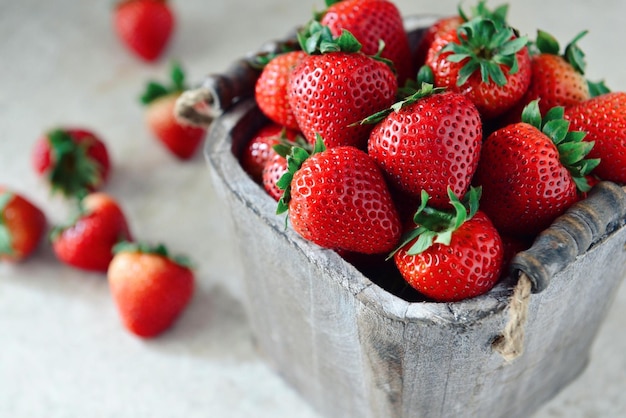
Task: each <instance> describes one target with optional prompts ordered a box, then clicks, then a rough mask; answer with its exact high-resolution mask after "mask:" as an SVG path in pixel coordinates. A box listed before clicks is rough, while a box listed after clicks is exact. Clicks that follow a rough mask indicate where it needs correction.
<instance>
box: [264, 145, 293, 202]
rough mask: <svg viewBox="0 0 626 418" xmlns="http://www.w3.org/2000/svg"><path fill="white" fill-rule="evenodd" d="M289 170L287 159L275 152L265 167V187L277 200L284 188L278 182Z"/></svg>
mask: <svg viewBox="0 0 626 418" xmlns="http://www.w3.org/2000/svg"><path fill="white" fill-rule="evenodd" d="M287 171H289V168H288V166H287V159H286V158H285V157H283V156H282V155H280V154H274V155H273V156H272V157H271V158H270V159H269V160H268V161H267V163H266V164H265V167H264V168H263V174H262V178H263V188H264V189H265V191H266V192H267V194H269V195H270V196H272V197H273V198H274V199H275V200H276V201H278V200H280V197H281V196H282V195H283V190H282V189H281V188H279V187H278V185H277V183H278V181H279V180H280V178H281V177H282V176H283V175H284V174H285V173H286V172H287Z"/></svg>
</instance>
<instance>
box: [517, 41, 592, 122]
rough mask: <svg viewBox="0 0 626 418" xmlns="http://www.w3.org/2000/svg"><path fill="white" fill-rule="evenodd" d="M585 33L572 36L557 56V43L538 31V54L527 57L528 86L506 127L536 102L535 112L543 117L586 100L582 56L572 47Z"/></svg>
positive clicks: (586, 89) (518, 118) (587, 91)
mask: <svg viewBox="0 0 626 418" xmlns="http://www.w3.org/2000/svg"><path fill="white" fill-rule="evenodd" d="M586 33H587V32H581V33H580V34H579V35H578V36H576V38H575V39H574V40H573V41H572V42H570V43H569V44H568V45H567V47H566V48H565V51H564V53H563V54H562V55H559V51H560V46H559V43H558V41H557V40H556V39H555V38H554V37H552V36H551V35H550V34H548V33H546V32H544V31H538V36H537V41H536V45H537V48H538V49H539V52H540V53H539V54H537V55H533V56H532V57H531V71H532V76H531V78H532V83H531V84H530V86H529V88H528V90H526V94H525V95H524V97H523V98H522V99H521V100H520V101H519V102H518V103H517V104H516V105H515V106H514V107H513V108H512V109H511V110H510V111H509V112H508V114H509V116H508V117H507V118H506V123H514V122H519V121H520V120H521V117H522V110H523V109H524V107H525V106H526V105H527V104H528V103H530V102H532V101H533V100H536V99H540V100H539V110H540V111H541V113H542V114H545V113H547V112H548V111H549V110H550V109H552V108H553V107H555V106H563V107H565V108H567V107H569V106H572V105H575V104H577V103H580V102H582V101H584V100H587V99H588V98H589V97H590V93H589V87H588V83H587V80H586V79H585V76H584V73H585V62H584V54H583V52H582V51H581V50H580V49H579V48H578V46H577V45H576V42H577V41H578V40H579V39H580V38H582V37H583V36H584V35H585V34H586Z"/></svg>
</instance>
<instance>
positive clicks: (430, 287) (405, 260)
mask: <svg viewBox="0 0 626 418" xmlns="http://www.w3.org/2000/svg"><path fill="white" fill-rule="evenodd" d="M449 197H450V204H451V205H452V207H453V208H454V210H450V211H442V210H438V209H434V208H431V207H429V206H428V205H427V202H428V193H426V192H423V193H422V203H421V205H420V207H419V208H418V210H417V212H416V213H415V217H414V222H415V228H414V229H412V230H409V231H408V232H407V233H406V234H405V235H404V237H403V240H402V243H401V244H400V247H399V249H398V250H396V251H395V252H394V253H393V259H394V261H395V263H396V266H397V267H398V270H400V273H401V274H402V277H404V279H405V280H406V281H407V283H409V284H410V285H411V286H412V287H413V288H415V289H416V290H417V291H419V292H420V293H422V294H424V295H426V296H428V297H429V298H431V299H433V300H435V301H439V302H455V301H459V300H462V299H467V298H471V297H475V296H478V295H481V294H483V293H485V292H487V291H489V290H490V289H491V288H492V287H493V286H494V285H495V283H496V282H497V281H498V278H499V277H500V272H501V270H502V259H503V253H504V250H503V246H502V239H501V238H500V235H499V234H498V231H497V230H496V228H495V227H494V226H493V224H492V223H491V221H490V220H489V218H488V217H487V215H485V213H484V212H482V211H480V210H478V200H479V198H480V189H474V188H472V189H470V191H469V192H468V193H467V196H466V197H467V199H465V200H464V202H461V201H460V200H459V199H458V197H456V196H455V195H454V193H452V191H450V196H449Z"/></svg>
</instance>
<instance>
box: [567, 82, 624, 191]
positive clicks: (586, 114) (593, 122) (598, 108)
mask: <svg viewBox="0 0 626 418" xmlns="http://www.w3.org/2000/svg"><path fill="white" fill-rule="evenodd" d="M565 118H566V119H568V120H569V121H570V123H571V127H572V129H575V130H580V131H584V132H586V133H587V135H586V136H585V139H584V140H585V141H594V142H595V145H594V146H593V149H592V150H591V152H590V153H589V157H591V158H600V165H599V166H598V167H597V168H596V169H595V171H594V174H595V175H596V176H598V177H600V178H601V179H603V180H609V181H614V182H618V183H626V93H624V92H613V93H607V94H603V95H601V96H598V97H594V98H592V99H589V100H587V101H585V102H582V103H580V104H578V105H575V106H572V107H570V108H568V109H566V110H565Z"/></svg>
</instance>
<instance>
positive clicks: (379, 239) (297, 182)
mask: <svg viewBox="0 0 626 418" xmlns="http://www.w3.org/2000/svg"><path fill="white" fill-rule="evenodd" d="M287 162H288V165H289V171H288V172H287V173H286V174H285V175H283V177H282V178H281V179H280V181H279V184H278V186H279V187H280V188H281V189H283V190H285V191H284V193H283V196H282V197H281V199H280V201H279V203H278V209H277V213H279V214H280V213H283V212H285V211H287V210H288V211H289V221H290V222H291V225H292V226H293V229H294V230H295V231H296V232H297V233H298V234H300V235H301V236H302V237H304V238H305V239H307V240H309V241H312V242H313V243H315V244H317V245H320V246H322V247H325V248H331V249H337V250H344V251H353V252H359V253H365V254H379V253H385V252H388V251H391V249H392V248H394V246H395V245H396V244H397V242H398V239H399V238H400V233H401V225H400V219H399V217H398V213H397V211H396V208H395V206H394V204H393V201H392V199H391V194H390V193H389V190H388V188H387V184H386V183H385V179H384V177H383V174H382V173H381V171H380V169H379V168H378V167H377V166H376V163H375V162H374V161H373V160H372V159H371V158H370V157H369V156H368V155H367V154H366V153H365V152H363V151H361V150H359V149H357V148H354V147H351V146H338V147H334V148H328V149H327V148H326V147H325V146H324V144H323V141H322V139H321V137H318V140H317V141H316V145H315V148H314V150H313V153H312V154H309V153H308V152H307V151H305V150H304V149H302V148H299V147H293V148H292V151H291V153H290V154H289V155H288V157H287Z"/></svg>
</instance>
